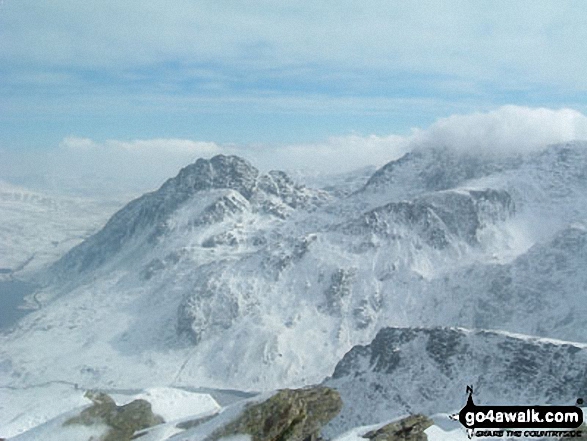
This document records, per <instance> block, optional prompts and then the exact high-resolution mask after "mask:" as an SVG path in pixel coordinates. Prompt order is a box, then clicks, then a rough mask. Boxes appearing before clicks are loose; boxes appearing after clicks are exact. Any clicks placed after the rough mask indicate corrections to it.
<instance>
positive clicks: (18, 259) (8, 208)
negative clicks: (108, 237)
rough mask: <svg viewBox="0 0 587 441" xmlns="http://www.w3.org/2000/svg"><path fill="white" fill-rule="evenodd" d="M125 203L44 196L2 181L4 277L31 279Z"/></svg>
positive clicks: (0, 212) (0, 243)
mask: <svg viewBox="0 0 587 441" xmlns="http://www.w3.org/2000/svg"><path fill="white" fill-rule="evenodd" d="M121 205H122V202H117V201H110V200H100V201H98V200H94V199H89V198H73V197H60V196H55V195H46V194H42V193H40V192H35V191H30V190H28V189H25V188H22V187H18V186H15V185H12V184H9V183H7V182H3V181H0V271H1V273H0V277H2V275H4V276H6V275H17V276H20V277H23V276H24V277H27V275H30V274H32V273H34V272H35V271H38V270H39V269H41V268H43V267H44V266H46V265H49V264H51V263H53V262H54V261H55V260H57V259H58V258H60V257H61V256H62V255H63V254H65V253H66V252H67V251H68V250H69V249H70V248H71V247H73V246H74V245H77V244H78V243H80V242H81V241H83V240H84V239H86V238H87V237H88V236H90V235H91V234H93V233H94V232H96V231H97V230H98V229H99V228H101V227H102V226H103V225H104V223H105V222H106V220H107V219H108V217H109V216H111V215H112V213H113V212H114V211H115V210H116V209H117V208H119V207H120V206H121Z"/></svg>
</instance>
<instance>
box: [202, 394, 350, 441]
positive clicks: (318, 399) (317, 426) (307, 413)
mask: <svg viewBox="0 0 587 441" xmlns="http://www.w3.org/2000/svg"><path fill="white" fill-rule="evenodd" d="M341 408H342V400H341V398H340V395H339V394H338V392H336V391H335V390H333V389H330V388H328V387H311V388H307V389H295V390H291V389H285V390H280V391H279V392H277V393H276V394H275V395H273V396H272V397H271V398H269V399H268V400H266V401H264V402H262V403H258V404H252V405H250V406H249V407H247V408H246V409H245V410H244V412H243V413H242V414H241V415H240V417H238V418H237V419H236V420H235V421H233V422H231V423H229V424H227V425H226V426H224V427H222V428H220V429H218V430H217V431H215V432H214V433H213V434H212V435H211V436H210V437H208V440H207V441H216V440H218V439H220V438H222V437H225V436H231V435H240V434H242V435H250V436H251V437H252V441H305V440H316V439H318V438H319V435H320V430H321V428H322V426H323V425H324V424H326V423H327V422H328V421H330V420H331V419H332V418H334V417H335V416H336V415H337V414H338V413H339V412H340V409H341Z"/></svg>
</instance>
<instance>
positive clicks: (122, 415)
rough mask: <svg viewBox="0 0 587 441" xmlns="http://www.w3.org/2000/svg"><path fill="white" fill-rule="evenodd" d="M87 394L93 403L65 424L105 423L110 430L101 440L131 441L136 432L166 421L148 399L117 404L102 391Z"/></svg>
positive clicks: (90, 424) (89, 424) (88, 424)
mask: <svg viewBox="0 0 587 441" xmlns="http://www.w3.org/2000/svg"><path fill="white" fill-rule="evenodd" d="M85 396H86V398H88V399H90V400H91V401H92V403H93V405H92V406H91V407H88V408H87V409H85V410H83V411H82V412H81V413H80V414H79V415H78V416H76V417H73V418H70V419H69V420H67V421H66V422H65V423H64V426H69V425H73V424H81V425H84V426H92V425H96V424H105V425H106V426H108V427H109V430H108V433H107V434H106V435H105V437H104V438H103V439H102V440H101V441H129V440H131V439H132V438H133V435H134V434H135V432H137V431H139V430H143V429H147V428H149V427H152V426H155V425H157V424H161V423H164V420H163V418H161V417H160V416H158V415H155V414H154V413H153V411H152V410H151V404H150V403H149V402H148V401H146V400H134V401H132V402H130V403H128V404H125V405H124V406H117V405H116V403H115V402H114V400H113V399H112V398H111V397H110V396H108V395H107V394H105V393H102V392H92V391H88V392H86V394H85Z"/></svg>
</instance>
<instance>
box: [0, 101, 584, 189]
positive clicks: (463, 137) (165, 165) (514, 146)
mask: <svg viewBox="0 0 587 441" xmlns="http://www.w3.org/2000/svg"><path fill="white" fill-rule="evenodd" d="M578 139H580V140H584V139H587V116H585V115H584V114H582V113H580V112H578V111H576V110H573V109H559V110H552V109H546V108H529V107H520V106H512V105H510V106H503V107H500V108H498V109H496V110H493V111H490V112H486V113H481V112H477V113H472V114H468V115H452V116H449V117H447V118H441V119H438V120H437V121H436V122H435V123H433V124H432V125H430V126H429V127H427V128H414V129H412V130H411V132H410V133H409V134H407V135H403V136H402V135H397V134H391V135H386V136H380V135H374V134H373V135H368V136H363V135H360V134H350V135H346V136H333V137H330V138H328V139H326V140H325V141H323V142H318V143H306V144H287V145H269V144H248V145H237V144H221V143H216V142H210V141H197V140H190V139H174V138H159V139H136V140H130V141H128V140H115V139H110V140H106V141H96V140H92V139H89V138H84V137H78V136H73V135H72V136H68V137H66V138H64V139H63V140H62V141H61V143H60V144H59V146H57V147H55V148H53V149H52V150H50V151H48V152H43V153H37V154H32V153H30V152H28V153H22V154H18V153H14V152H5V153H6V155H5V156H6V159H7V160H6V161H5V162H4V164H2V165H0V177H2V178H4V179H5V180H8V181H12V182H14V183H18V184H23V185H29V186H33V187H34V186H45V187H47V186H48V187H49V189H52V190H56V191H60V190H68V189H69V190H72V189H75V188H76V187H80V186H81V187H83V188H84V191H87V192H89V193H92V192H98V191H101V190H104V191H108V192H111V191H121V192H122V191H129V192H133V191H134V192H142V191H147V190H151V189H154V188H156V187H157V186H159V185H160V184H161V183H162V182H163V181H164V180H165V179H166V178H167V177H169V176H172V175H174V174H175V173H176V172H177V170H179V169H180V168H181V167H183V166H185V165H186V164H188V163H191V162H193V161H194V160H195V159H197V158H199V157H204V158H210V157H212V156H214V155H217V154H220V153H224V154H231V155H239V156H242V157H245V158H247V159H248V160H250V161H251V162H253V163H254V164H255V165H256V166H258V167H259V168H261V169H263V170H266V171H267V170H271V169H281V170H289V171H298V172H300V171H301V172H303V173H311V174H313V173H326V174H330V173H339V172H346V171H350V170H353V169H357V168H360V167H366V166H376V167H379V166H382V165H384V164H385V163H387V162H389V161H391V160H394V159H397V158H399V157H401V156H402V155H403V154H405V153H406V152H408V151H411V150H413V149H415V148H419V147H449V148H453V149H457V150H466V151H472V152H477V153H480V154H489V155H495V154H497V155H511V154H519V153H527V152H530V151H533V150H536V149H540V148H543V147H544V146H546V145H548V144H554V143H561V142H568V141H573V140H578Z"/></svg>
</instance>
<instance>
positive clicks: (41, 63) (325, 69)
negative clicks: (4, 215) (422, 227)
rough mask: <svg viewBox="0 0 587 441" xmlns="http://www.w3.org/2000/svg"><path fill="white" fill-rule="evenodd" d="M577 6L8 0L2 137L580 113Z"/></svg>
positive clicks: (225, 136) (236, 141)
mask: <svg viewBox="0 0 587 441" xmlns="http://www.w3.org/2000/svg"><path fill="white" fill-rule="evenodd" d="M585 17H587V3H585V2H583V1H572V0H570V1H563V2H561V1H541V0H531V1H524V0H519V1H515V2H512V1H501V0H491V1H480V0H463V1H459V0H453V1H438V0H429V1H422V0H420V1H418V0H411V1H403V0H402V1H390V0H364V1H362V2H357V1H350V0H337V1H322V2H315V1H307V0H296V1H292V0H280V1H277V0H250V1H247V2H243V1H236V0H199V1H194V0H176V1H174V2H164V1H158V0H148V1H146V0H141V1H138V0H125V1H123V2H121V1H119V0H117V1H114V0H102V1H99V2H80V1H79V0H52V1H50V2H40V1H38V0H3V1H2V2H1V4H0V152H5V153H6V152H11V154H13V155H14V153H15V152H23V151H26V152H35V151H36V152H43V151H50V150H52V149H53V150H54V149H58V148H60V146H61V147H62V146H63V145H64V143H65V144H68V141H67V140H71V139H85V140H91V142H92V143H94V144H93V145H106V144H108V143H109V142H110V144H109V145H114V144H113V143H112V142H115V143H116V142H118V143H119V144H116V145H122V144H120V143H132V142H135V141H137V140H158V141H157V142H158V144H157V145H160V143H159V141H160V140H162V139H170V140H190V141H193V142H196V143H200V142H214V143H218V144H220V145H231V146H234V145H241V146H249V147H250V146H257V147H258V146H273V147H275V148H277V147H279V146H289V145H293V144H295V145H300V144H301V145H306V146H307V145H311V144H312V143H318V144H320V145H330V143H331V142H332V139H341V138H340V137H345V136H347V137H348V136H350V137H353V136H360V137H363V138H364V139H367V138H369V137H370V136H372V135H375V136H377V137H389V136H410V134H411V133H412V132H413V129H414V128H419V129H425V128H427V127H430V126H431V124H433V123H435V121H438V120H439V119H441V118H447V117H450V116H451V115H455V114H456V115H468V114H474V113H475V112H491V111H495V110H496V109H499V108H500V107H501V106H504V105H516V106H521V107H528V108H540V107H546V108H549V109H553V110H556V109H562V108H569V109H574V110H575V111H578V112H580V113H586V112H587V57H585V55H586V53H587V51H586V49H587V44H586V43H585V42H586V41H587V26H585V24H584V18H585ZM333 137H334V138H333ZM172 142H175V141H172ZM125 145H129V144H125ZM243 148H244V147H243ZM263 148H265V147H263ZM5 169H6V167H5ZM0 171H2V170H0ZM0 177H1V176H0Z"/></svg>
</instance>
